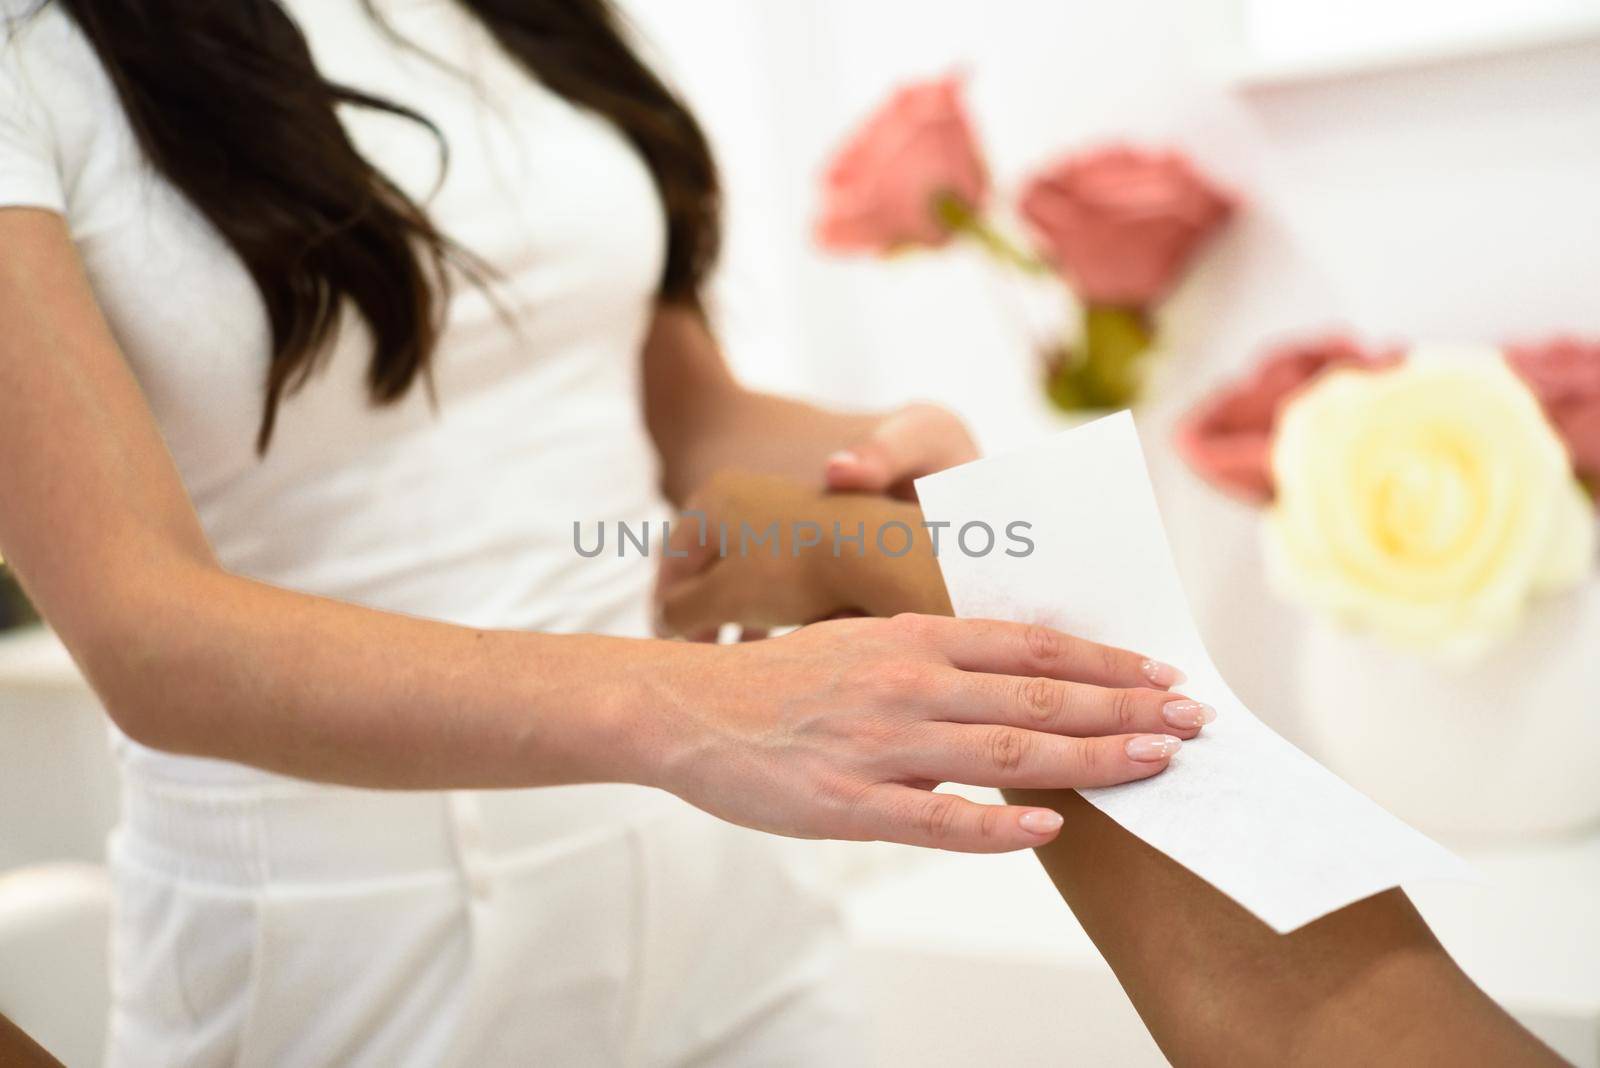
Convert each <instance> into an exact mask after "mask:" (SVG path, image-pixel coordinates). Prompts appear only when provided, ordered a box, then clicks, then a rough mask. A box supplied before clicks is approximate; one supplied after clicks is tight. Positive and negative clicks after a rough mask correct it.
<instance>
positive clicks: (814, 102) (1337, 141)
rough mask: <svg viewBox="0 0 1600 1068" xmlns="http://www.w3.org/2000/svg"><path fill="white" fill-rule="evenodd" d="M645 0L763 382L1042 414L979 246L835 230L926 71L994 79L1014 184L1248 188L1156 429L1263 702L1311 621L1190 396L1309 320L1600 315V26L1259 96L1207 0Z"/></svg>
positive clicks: (1188, 554)
mask: <svg viewBox="0 0 1600 1068" xmlns="http://www.w3.org/2000/svg"><path fill="white" fill-rule="evenodd" d="M635 6H637V7H639V8H641V9H648V10H642V11H641V21H642V23H643V24H644V26H645V28H646V31H647V33H649V34H650V35H651V36H652V37H653V38H654V39H655V40H657V41H658V42H659V43H660V44H661V45H662V47H663V48H664V50H665V51H666V52H667V53H668V55H669V56H670V57H671V59H672V61H673V63H674V64H675V66H676V73H677V76H678V78H679V81H680V83H681V84H683V85H684V86H685V88H686V90H687V91H688V93H689V94H690V96H691V98H692V99H693V100H694V101H695V103H696V105H697V106H698V107H699V108H700V110H701V112H702V114H703V116H704V118H705V119H706V121H707V123H708V125H709V126H710V127H711V128H712V130H713V134H714V136H715V137H716V139H717V141H718V146H719V150H720V152H721V155H722V158H723V162H724V165H725V167H726V170H727V177H728V181H729V185H730V211H731V222H730V227H731V235H730V239H731V243H730V256H729V266H728V270H727V272H726V274H727V275H728V276H729V277H728V281H729V283H730V284H729V286H728V288H727V294H728V299H727V301H726V302H725V307H726V309H727V310H728V312H729V313H730V315H729V327H728V331H727V333H728V340H729V345H730V348H731V350H732V353H733V357H734V359H735V362H736V363H737V364H738V365H739V366H740V368H741V369H742V370H743V371H744V372H745V373H746V375H747V377H750V378H752V379H755V380H757V381H760V382H764V383H768V384H773V385H779V386H783V387H786V388H792V389H799V390H802V391H805V392H809V393H812V394H814V395H817V396H821V397H826V398H830V399H833V400H836V401H839V402H843V403H852V404H886V403H891V402H895V401H899V400H901V399H904V398H908V397H913V396H927V397H932V398H935V399H939V400H943V401H945V402H948V403H950V404H952V405H954V406H956V407H958V408H960V409H961V410H962V411H963V412H965V413H966V414H967V415H968V416H969V417H970V418H971V419H972V421H973V422H974V423H975V425H976V426H977V428H978V430H979V432H980V436H982V437H983V438H984V439H985V440H986V442H987V443H988V444H990V445H991V446H1003V445H1006V444H1010V443H1012V442H1014V441H1015V440H1017V438H1018V437H1022V436H1025V435H1031V434H1034V433H1037V432H1038V428H1039V426H1040V423H1039V420H1038V417H1037V407H1036V401H1035V394H1034V382H1033V379H1032V372H1031V366H1030V364H1029V357H1028V354H1027V352H1026V350H1025V347H1024V345H1023V343H1022V338H1021V336H1020V335H1019V334H1018V331H1017V328H1016V323H1015V322H1014V320H1013V319H1012V318H1008V316H1007V314H1006V311H1005V308H1004V305H1003V303H1002V302H999V301H997V300H996V293H995V289H994V287H993V285H992V283H991V282H990V280H989V278H988V272H987V271H986V270H985V269H984V268H983V267H982V265H981V264H980V263H979V262H978V261H977V260H976V259H975V258H974V257H972V256H970V255H961V254H954V255H942V256H927V257H911V258H905V259H901V260H897V261H892V262H888V263H872V262H861V261H841V260H838V259H833V258H828V257H824V256H821V255H819V254H817V253H816V252H814V251H813V250H812V249H811V248H810V245H809V241H808V226H809V222H810V218H811V215H812V213H813V210H814V207H815V180H816V174H817V171H818V169H819V168H820V166H821V165H822V163H823V161H824V160H825V159H826V157H827V155H828V154H829V152H830V151H831V150H832V148H833V147H834V146H835V145H836V144H837V142H838V139H839V137H840V136H841V134H842V133H843V132H844V131H845V130H847V129H848V128H849V127H850V126H851V125H852V124H853V123H855V122H856V121H857V120H858V119H859V118H860V117H861V116H862V115H863V114H864V113H865V112H866V111H868V110H869V109H870V108H871V107H872V106H874V105H875V104H876V103H877V102H878V101H879V100H880V99H881V98H882V96H883V94H884V93H885V92H886V91H887V90H888V89H889V88H890V87H891V86H893V85H894V84H895V83H897V82H899V81H901V80H903V79H908V78H914V77H920V76H925V75H928V74H931V73H935V72H940V71H944V70H947V69H950V68H952V67H961V68H965V69H967V70H969V71H970V72H971V74H972V81H971V103H972V107H973V110H974V112H975V115H976V117H977V120H978V122H979V124H980V126H981V128H982V131H983V133H984V135H985V139H986V142H987V146H988V149H989V152H990V156H991V159H992V161H993V163H994V166H995V170H996V172H997V175H998V176H999V178H1000V180H1001V182H1002V183H1004V184H1007V185H1013V186H1014V185H1015V183H1016V182H1017V181H1018V180H1019V179H1020V177H1021V176H1022V175H1023V174H1024V173H1025V172H1026V169H1027V168H1029V167H1030V166H1032V165H1034V164H1036V163H1038V162H1040V161H1041V160H1043V159H1045V158H1048V157H1049V156H1050V155H1052V154H1054V153H1055V152H1057V151H1058V150H1060V149H1062V148H1065V147H1069V146H1073V145H1080V144H1083V143H1085V142H1092V141H1095V140H1098V139H1103V138H1109V137H1128V138H1132V139H1135V140H1140V141H1152V142H1160V143H1173V144H1178V145H1181V146H1183V147H1184V148H1186V149H1187V150H1188V151H1189V152H1190V153H1191V154H1192V155H1193V156H1194V157H1195V158H1196V159H1197V160H1199V161H1200V163H1201V164H1202V166H1203V167H1204V168H1205V169H1206V170H1207V171H1209V172H1211V173H1213V174H1215V175H1216V176H1218V177H1219V178H1221V179H1223V180H1224V181H1226V182H1228V183H1230V184H1231V185H1232V186H1234V187H1235V188H1236V189H1238V190H1239V191H1240V192H1242V193H1243V194H1244V195H1245V197H1246V198H1247V199H1248V201H1249V209H1248V211H1247V212H1246V213H1245V214H1244V216H1243V217H1242V218H1241V220H1240V222H1239V224H1238V225H1237V226H1236V227H1235V228H1234V229H1233V231H1232V232H1231V233H1230V234H1229V235H1228V236H1227V237H1226V238H1225V239H1224V240H1223V241H1222V242H1221V243H1220V244H1219V245H1218V246H1217V247H1216V248H1215V249H1214V250H1213V251H1212V253H1211V255H1210V256H1209V257H1208V259H1207V260H1206V261H1205V263H1204V264H1203V268H1202V270H1201V271H1200V272H1199V273H1198V274H1197V275H1196V276H1195V277H1194V279H1193V280H1192V281H1191V283H1190V284H1189V285H1187V286H1186V287H1185V288H1184V289H1183V290H1182V291H1181V292H1180V293H1179V294H1178V296H1177V298H1176V299H1175V300H1174V301H1173V302H1172V303H1171V304H1170V305H1169V306H1168V309H1167V315H1166V325H1167V335H1168V337H1169V339H1170V343H1171V348H1172V351H1171V352H1170V353H1169V354H1168V358H1167V362H1166V364H1165V366H1164V367H1163V368H1162V376H1161V388H1160V390H1159V391H1158V394H1157V396H1156V397H1155V398H1154V401H1153V403H1152V404H1151V406H1150V410H1149V411H1147V412H1146V413H1144V414H1143V415H1142V417H1141V426H1142V429H1143V431H1144V433H1145V435H1146V442H1147V446H1148V447H1149V448H1150V450H1151V452H1152V461H1153V463H1154V464H1155V465H1156V468H1157V471H1156V474H1157V477H1158V481H1159V483H1160V488H1161V490H1162V499H1163V506H1164V509H1165V512H1166V515H1167V521H1168V525H1169V527H1171V529H1172V533H1173V537H1174V540H1175V541H1176V543H1177V545H1178V551H1179V556H1180V564H1181V565H1182V567H1183V569H1184V572H1185V578H1186V581H1187V582H1188V584H1189V586H1190V589H1191V592H1192V594H1193V595H1194V598H1195V600H1196V602H1197V609H1198V610H1199V612H1200V614H1201V616H1202V618H1203V622H1205V623H1206V624H1207V630H1208V633H1209V638H1210V641H1211V642H1212V644H1213V646H1214V651H1215V653H1216V655H1217V657H1218V659H1219V660H1221V661H1222V665H1223V667H1224V669H1225V670H1226V671H1227V672H1228V673H1229V675H1230V677H1233V678H1234V679H1235V682H1236V683H1237V685H1238V686H1239V688H1240V689H1241V690H1243V691H1244V692H1245V696H1246V698H1247V699H1256V698H1265V699H1266V700H1267V701H1268V702H1269V703H1270V702H1271V701H1272V699H1274V698H1275V697H1276V696H1277V695H1279V694H1280V693H1282V692H1284V691H1283V689H1282V686H1281V677H1280V675H1279V673H1278V665H1280V664H1281V663H1283V662H1284V661H1286V660H1287V659H1288V656H1289V652H1288V650H1289V646H1288V642H1289V641H1290V640H1291V639H1292V635H1293V632H1294V627H1295V625H1296V617H1295V615H1294V614H1293V613H1289V612H1286V611H1284V610H1282V609H1281V608H1278V607H1277V606H1276V605H1274V604H1273V603H1272V602H1271V600H1270V598H1268V597H1266V596H1265V594H1264V593H1262V591H1261V578H1260V571H1259V567H1258V566H1257V562H1256V560H1255V546H1254V524H1253V522H1252V519H1253V516H1252V515H1251V513H1250V512H1249V511H1248V510H1247V509H1244V508H1241V507H1238V506H1235V505H1232V504H1231V503H1228V502H1225V501H1221V500H1219V499H1217V498H1216V497H1215V496H1214V495H1212V494H1211V493H1210V492H1209V491H1207V490H1205V489H1203V488H1201V487H1198V486H1197V485H1196V484H1195V483H1194V482H1193V480H1192V479H1190V478H1189V477H1188V476H1187V475H1186V474H1185V473H1184V472H1183V471H1181V470H1179V469H1178V468H1177V466H1176V464H1175V463H1174V462H1173V461H1172V460H1171V456H1170V451H1169V450H1167V449H1165V448H1164V443H1165V439H1166V436H1167V434H1168V429H1169V427H1170V422H1171V417H1172V415H1173V414H1174V413H1175V412H1176V411H1178V410H1181V409H1182V407H1183V406H1184V405H1185V404H1187V403H1188V402H1189V401H1191V400H1192V399H1193V398H1194V397H1195V396H1197V395H1199V394H1200V393H1201V392H1202V391H1203V390H1204V389H1205V388H1207V387H1208V386H1209V385H1211V384H1212V383H1214V382H1216V381H1217V380H1218V379H1220V378H1222V377H1224V376H1226V375H1227V374H1229V373H1230V372H1231V371H1233V370H1235V369H1237V368H1238V367H1240V366H1242V365H1243V364H1244V363H1245V362H1246V361H1247V360H1248V359H1249V358H1250V357H1251V356H1252V354H1253V353H1254V352H1255V351H1257V350H1258V348H1259V347H1260V345H1261V344H1262V343H1264V342H1266V341H1268V340H1270V339H1272V338H1274V337H1278V336H1282V335H1285V334H1295V333H1300V332H1305V331H1309V330H1315V329H1319V328H1323V327H1328V326H1340V325H1345V326H1349V327H1351V328H1354V329H1356V330H1357V331H1359V332H1360V333H1361V334H1363V335H1366V336H1369V337H1373V338H1377V339H1388V338H1414V337H1447V338H1452V339H1460V340H1496V339H1501V338H1505V337H1511V336H1538V335H1541V334H1545V333H1549V332H1553V331H1558V330H1574V331H1585V332H1589V333H1600V44H1595V43H1588V44H1584V43H1573V44H1569V45H1564V46H1560V47H1554V48H1547V49H1543V50H1539V51H1528V52H1523V53H1514V54H1503V55H1499V56H1493V57H1489V58H1480V59H1471V60H1462V61H1456V62H1452V63H1448V64H1440V65H1436V66H1432V67H1426V68H1413V69H1402V70H1397V71H1392V72H1388V73H1381V74H1369V75H1363V76H1359V77H1350V78H1344V79H1339V80H1330V81H1323V82H1317V83H1308V84H1299V85H1290V86H1282V87H1277V88H1267V89H1253V90H1249V91H1245V92H1241V91H1237V90H1234V89H1231V88H1229V87H1228V86H1226V85H1223V84H1220V82H1219V80H1218V79H1217V77H1216V76H1215V75H1214V74H1212V73H1210V72H1208V71H1207V70H1206V69H1205V67H1206V63H1205V61H1204V59H1205V57H1203V56H1201V55H1199V54H1197V49H1196V47H1195V42H1196V39H1197V34H1196V24H1195V20H1196V19H1203V18H1205V17H1208V16H1207V13H1209V12H1212V11H1214V10H1216V5H1214V4H1206V3H1200V2H1198V0H1119V2H1117V3H1059V2H1052V3H1047V2H1027V0H988V2H986V3H984V4H981V5H974V4H967V3H959V2H956V0H874V2H871V3H864V2H861V0H809V2H806V3H794V2H793V0H674V2H673V3H671V4H645V3H644V2H643V0H639V2H638V3H637V4H636V5H635ZM1211 28H1212V27H1205V26H1201V27H1200V29H1201V30H1206V29H1211ZM1256 594H1260V595H1259V596H1257V595H1256ZM1263 654H1265V655H1263ZM1275 654H1278V655H1275ZM1291 730H1292V725H1291Z"/></svg>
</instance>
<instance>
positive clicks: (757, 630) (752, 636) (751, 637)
mask: <svg viewBox="0 0 1600 1068" xmlns="http://www.w3.org/2000/svg"><path fill="white" fill-rule="evenodd" d="M770 633H771V630H770V629H769V628H767V627H740V628H739V640H740V641H741V642H759V641H761V640H762V639H764V638H766V636H767V635H768V634H770Z"/></svg>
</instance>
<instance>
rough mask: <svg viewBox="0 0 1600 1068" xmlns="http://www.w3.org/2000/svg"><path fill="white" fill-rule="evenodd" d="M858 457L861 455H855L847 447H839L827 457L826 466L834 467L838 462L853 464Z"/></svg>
mask: <svg viewBox="0 0 1600 1068" xmlns="http://www.w3.org/2000/svg"><path fill="white" fill-rule="evenodd" d="M860 459H861V457H859V456H857V455H856V454H855V453H853V452H851V451H850V450H849V449H840V450H839V451H838V452H836V453H834V454H833V455H832V456H829V457H828V466H829V467H834V466H837V465H839V464H853V463H856V462H858V461H859V460H860Z"/></svg>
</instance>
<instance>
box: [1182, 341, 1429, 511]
mask: <svg viewBox="0 0 1600 1068" xmlns="http://www.w3.org/2000/svg"><path fill="white" fill-rule="evenodd" d="M1398 358H1399V353H1398V352H1386V353H1371V352H1367V351H1366V350H1364V349H1362V348H1361V347H1360V346H1359V345H1357V344H1356V343H1355V342H1354V341H1352V340H1350V339H1349V338H1347V337H1342V336H1338V335H1333V336H1329V337H1324V338H1318V339H1315V340H1312V341H1303V342H1294V343H1290V344H1286V345H1280V346H1278V347H1277V348H1275V349H1273V350H1271V351H1270V352H1269V353H1268V354H1267V355H1266V357H1265V358H1264V359H1262V361H1261V362H1260V363H1259V364H1257V365H1256V368H1255V370H1254V371H1252V372H1251V373H1250V374H1249V375H1248V376H1247V377H1245V378H1244V379H1242V380H1240V381H1238V382H1236V383H1233V384H1232V385H1229V386H1225V387H1224V388H1222V389H1221V390H1219V391H1217V392H1216V393H1214V394H1212V395H1211V396H1210V397H1208V398H1207V399H1206V400H1204V401H1202V402H1201V403H1200V404H1198V405H1197V406H1195V408H1193V409H1192V410H1191V411H1190V412H1189V414H1188V415H1186V416H1184V417H1183V419H1181V420H1180V421H1179V423H1178V427H1177V438H1176V445H1177V449H1178V454H1179V455H1180V456H1182V457H1183V459H1184V460H1185V461H1186V462H1187V463H1188V464H1189V466H1190V467H1191V468H1193V469H1194V470H1195V472H1196V473H1197V474H1199V475H1200V476H1201V477H1202V478H1204V479H1205V480H1206V481H1207V482H1210V483H1211V484H1212V485H1214V486H1216V487H1217V488H1219V489H1221V490H1223V491H1225V492H1228V493H1232V494H1234V495H1235V496H1238V497H1243V498H1245V499H1246V500H1250V501H1267V500H1270V499H1271V498H1272V471H1271V464H1270V462H1269V455H1270V453H1271V450H1272V434H1273V431H1274V429H1276V427H1277V423H1278V413H1279V412H1280V411H1281V410H1282V408H1283V405H1284V403H1285V402H1287V401H1288V399H1289V398H1290V397H1291V396H1293V394H1294V393H1295V391H1296V390H1298V389H1300V388H1301V387H1302V386H1304V385H1306V384H1307V383H1309V382H1310V381H1311V380H1312V379H1314V378H1316V377H1317V376H1318V375H1320V374H1322V373H1323V372H1324V371H1327V370H1329V369H1330V368H1333V367H1349V366H1357V367H1372V368H1377V367H1383V366H1386V365H1389V364H1392V363H1394V361H1395V360H1397V359H1398Z"/></svg>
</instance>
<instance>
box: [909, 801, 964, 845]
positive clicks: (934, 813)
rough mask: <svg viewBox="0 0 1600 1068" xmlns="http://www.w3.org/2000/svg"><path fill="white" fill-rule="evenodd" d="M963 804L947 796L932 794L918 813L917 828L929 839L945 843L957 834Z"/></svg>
mask: <svg viewBox="0 0 1600 1068" xmlns="http://www.w3.org/2000/svg"><path fill="white" fill-rule="evenodd" d="M960 815H961V802H960V801H958V800H956V799H955V798H953V797H950V796H948V795H946V794H930V795H929V797H928V799H927V800H926V801H924V802H922V804H921V806H920V811H919V812H918V813H917V826H918V828H919V829H920V830H921V831H922V832H923V833H924V834H926V835H927V836H928V837H929V838H931V839H934V840H935V841H943V840H944V839H947V838H949V837H950V836H951V835H953V834H955V831H956V824H957V822H958V820H959V818H960Z"/></svg>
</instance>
